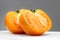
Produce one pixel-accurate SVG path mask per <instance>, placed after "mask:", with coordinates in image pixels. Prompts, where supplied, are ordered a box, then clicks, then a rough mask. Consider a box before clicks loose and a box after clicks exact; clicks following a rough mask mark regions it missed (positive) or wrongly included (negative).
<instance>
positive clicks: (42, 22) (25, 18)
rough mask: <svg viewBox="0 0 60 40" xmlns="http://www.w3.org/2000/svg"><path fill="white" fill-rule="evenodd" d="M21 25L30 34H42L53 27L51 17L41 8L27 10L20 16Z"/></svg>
mask: <svg viewBox="0 0 60 40" xmlns="http://www.w3.org/2000/svg"><path fill="white" fill-rule="evenodd" d="M19 25H20V26H21V28H22V29H23V31H24V32H25V33H26V34H28V35H42V34H43V33H44V32H46V31H48V30H50V29H51V27H52V22H51V19H50V17H49V16H48V15H47V14H46V13H45V12H44V11H42V10H41V9H36V10H31V11H30V10H25V11H24V12H23V13H22V15H21V16H20V17H19Z"/></svg>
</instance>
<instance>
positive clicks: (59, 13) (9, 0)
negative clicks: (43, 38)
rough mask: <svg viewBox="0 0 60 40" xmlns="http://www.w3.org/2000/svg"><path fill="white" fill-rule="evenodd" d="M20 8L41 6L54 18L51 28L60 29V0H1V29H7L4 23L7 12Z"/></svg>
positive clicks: (53, 29)
mask: <svg viewBox="0 0 60 40" xmlns="http://www.w3.org/2000/svg"><path fill="white" fill-rule="evenodd" d="M20 8H27V9H36V8H41V9H42V10H44V11H46V12H47V14H48V15H49V16H50V18H51V19H52V22H53V26H52V29H51V30H52V31H60V0H0V30H6V28H5V26H4V23H3V21H4V16H5V14H6V12H8V11H11V10H14V11H16V10H19V9H20Z"/></svg>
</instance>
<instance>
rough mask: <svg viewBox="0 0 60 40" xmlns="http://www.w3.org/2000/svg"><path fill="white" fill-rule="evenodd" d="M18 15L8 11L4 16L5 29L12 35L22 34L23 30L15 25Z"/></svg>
mask: <svg viewBox="0 0 60 40" xmlns="http://www.w3.org/2000/svg"><path fill="white" fill-rule="evenodd" d="M18 14H19V13H17V12H14V11H10V12H8V13H7V14H6V16H5V19H4V24H5V25H6V28H7V29H8V30H9V31H10V32H12V33H16V34H19V33H23V30H22V29H21V27H20V25H19V24H18V23H17V15H18Z"/></svg>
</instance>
